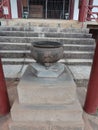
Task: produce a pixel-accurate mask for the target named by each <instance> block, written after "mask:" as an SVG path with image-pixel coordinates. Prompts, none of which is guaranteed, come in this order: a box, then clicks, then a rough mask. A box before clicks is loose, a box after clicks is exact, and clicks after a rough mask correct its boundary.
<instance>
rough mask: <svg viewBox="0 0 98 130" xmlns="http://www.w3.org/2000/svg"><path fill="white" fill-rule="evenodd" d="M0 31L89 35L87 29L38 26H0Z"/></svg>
mask: <svg viewBox="0 0 98 130" xmlns="http://www.w3.org/2000/svg"><path fill="white" fill-rule="evenodd" d="M0 30H1V31H34V32H67V33H68V32H74V33H75V32H76V33H89V29H87V28H78V29H77V28H61V27H39V26H25V27H23V26H1V27H0Z"/></svg>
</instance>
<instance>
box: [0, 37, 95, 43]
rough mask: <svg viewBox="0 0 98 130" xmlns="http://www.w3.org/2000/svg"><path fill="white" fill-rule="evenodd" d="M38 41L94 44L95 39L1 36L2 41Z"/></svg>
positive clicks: (0, 40)
mask: <svg viewBox="0 0 98 130" xmlns="http://www.w3.org/2000/svg"><path fill="white" fill-rule="evenodd" d="M38 41H56V42H60V43H63V44H82V45H88V44H90V45H91V44H94V43H95V40H94V39H92V38H89V39H88V38H49V37H47V38H46V37H33V38H32V37H7V36H0V42H11V43H15V42H16V43H33V42H38Z"/></svg>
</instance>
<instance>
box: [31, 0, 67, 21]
mask: <svg viewBox="0 0 98 130" xmlns="http://www.w3.org/2000/svg"><path fill="white" fill-rule="evenodd" d="M69 4H70V3H69V0H29V18H45V19H69Z"/></svg>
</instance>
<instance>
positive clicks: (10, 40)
mask: <svg viewBox="0 0 98 130" xmlns="http://www.w3.org/2000/svg"><path fill="white" fill-rule="evenodd" d="M35 41H57V42H61V43H63V46H64V57H63V59H61V60H60V62H63V63H65V64H66V65H67V66H68V67H69V68H70V70H71V72H72V73H73V76H74V79H75V75H74V71H75V70H74V69H72V68H74V67H76V68H79V67H89V68H90V66H91V64H92V59H93V53H94V48H95V41H94V39H92V35H91V34H89V30H88V29H86V28H78V29H77V28H72V27H70V28H63V27H45V26H31V27H30V26H24V27H23V26H1V27H0V55H1V57H2V62H3V65H4V72H5V76H6V77H7V78H15V77H17V73H18V72H20V70H21V69H22V68H23V66H24V69H25V67H26V66H27V64H29V63H31V62H32V61H33V62H35V61H34V60H33V59H32V56H31V54H30V46H31V43H33V42H35ZM82 85H83V84H82Z"/></svg>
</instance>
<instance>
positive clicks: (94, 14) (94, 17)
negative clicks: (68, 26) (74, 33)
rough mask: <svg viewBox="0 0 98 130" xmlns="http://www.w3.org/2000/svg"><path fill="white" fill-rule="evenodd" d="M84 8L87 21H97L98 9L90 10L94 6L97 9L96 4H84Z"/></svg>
mask: <svg viewBox="0 0 98 130" xmlns="http://www.w3.org/2000/svg"><path fill="white" fill-rule="evenodd" d="M86 8H87V17H86V20H87V21H91V20H95V21H96V22H98V11H97V12H93V11H92V10H93V9H94V8H97V10H98V6H97V5H88V6H86Z"/></svg>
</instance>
